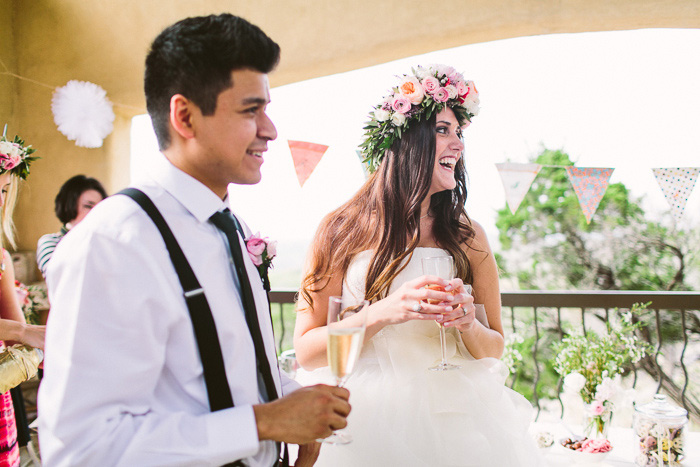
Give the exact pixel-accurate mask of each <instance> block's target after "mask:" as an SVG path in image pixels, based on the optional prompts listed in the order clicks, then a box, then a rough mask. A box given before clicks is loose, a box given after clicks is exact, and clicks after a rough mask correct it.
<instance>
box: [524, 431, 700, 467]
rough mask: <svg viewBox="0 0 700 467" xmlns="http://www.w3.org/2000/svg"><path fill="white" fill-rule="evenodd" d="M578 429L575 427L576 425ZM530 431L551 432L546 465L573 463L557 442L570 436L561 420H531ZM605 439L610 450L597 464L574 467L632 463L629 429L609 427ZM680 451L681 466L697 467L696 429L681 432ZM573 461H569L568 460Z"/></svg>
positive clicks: (633, 437)
mask: <svg viewBox="0 0 700 467" xmlns="http://www.w3.org/2000/svg"><path fill="white" fill-rule="evenodd" d="M577 428H578V427H577ZM530 432H531V433H532V434H533V436H537V434H539V433H543V432H547V433H550V434H551V435H552V438H553V439H554V444H553V445H552V446H551V447H549V448H544V449H542V453H543V454H544V457H545V460H546V461H547V464H546V465H547V466H548V467H558V466H564V465H567V466H568V465H571V464H572V463H574V462H575V460H573V459H572V457H571V456H569V455H568V453H567V452H566V450H565V448H563V447H560V446H558V445H557V442H558V440H560V439H562V438H568V437H570V436H571V433H570V432H569V430H568V429H567V428H566V427H565V426H564V425H563V424H561V423H542V422H536V423H533V424H532V426H531V427H530ZM608 439H609V440H610V444H611V445H612V447H613V449H612V451H610V453H609V455H608V456H607V457H605V459H604V460H603V461H601V462H599V463H597V464H596V463H587V464H582V463H579V464H575V465H577V466H581V467H583V466H586V465H597V466H600V467H605V466H619V467H622V466H625V467H629V466H634V465H636V464H635V459H636V458H637V456H638V455H639V446H638V444H639V439H638V437H637V434H636V433H635V432H634V431H633V429H632V428H624V427H616V426H612V427H610V429H609V431H608ZM684 454H685V459H684V460H683V462H682V463H681V464H678V465H681V466H683V467H700V431H687V430H686V432H685V439H684ZM572 460H573V462H572Z"/></svg>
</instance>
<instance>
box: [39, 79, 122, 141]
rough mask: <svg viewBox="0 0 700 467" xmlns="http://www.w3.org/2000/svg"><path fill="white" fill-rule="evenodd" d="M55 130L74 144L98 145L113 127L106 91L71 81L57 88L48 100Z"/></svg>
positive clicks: (84, 83)
mask: <svg viewBox="0 0 700 467" xmlns="http://www.w3.org/2000/svg"><path fill="white" fill-rule="evenodd" d="M51 110H52V111H53V121H54V122H55V123H56V125H57V126H58V131H60V132H61V133H63V134H64V135H65V136H66V137H67V138H68V139H69V140H70V141H75V144H76V145H77V146H81V147H84V148H99V147H102V141H103V140H104V139H105V138H106V137H107V136H108V135H109V134H110V133H111V132H112V129H113V128H114V111H113V110H112V103H111V102H110V101H109V99H107V92H106V91H105V90H104V89H102V88H101V87H100V86H98V85H96V84H94V83H90V82H88V81H76V80H71V81H68V83H67V84H66V85H65V86H63V87H62V88H57V89H56V91H55V92H54V94H53V99H52V100H51Z"/></svg>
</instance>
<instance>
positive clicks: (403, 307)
mask: <svg viewBox="0 0 700 467" xmlns="http://www.w3.org/2000/svg"><path fill="white" fill-rule="evenodd" d="M430 284H440V285H441V286H443V287H445V290H446V292H442V291H438V290H432V289H428V288H426V286H427V285H430ZM452 287H453V286H452V285H451V284H450V282H449V281H447V280H444V279H441V278H439V277H437V276H430V275H426V276H421V277H418V278H416V279H414V280H411V281H408V282H405V283H404V284H403V285H402V286H401V287H399V288H398V289H397V290H396V291H395V292H393V293H392V294H390V295H389V296H387V297H386V298H384V299H382V300H379V301H377V302H375V303H374V304H373V305H372V318H371V321H372V322H368V323H367V326H368V327H374V326H375V325H377V324H379V327H383V326H387V325H390V324H401V323H405V322H406V321H411V320H416V319H418V320H428V321H435V320H437V319H439V318H440V317H442V316H443V315H444V313H446V312H447V311H448V308H449V310H451V309H452V307H451V306H447V305H446V303H447V302H449V301H451V300H452V295H451V293H448V292H450V291H451V290H452ZM428 301H430V303H428Z"/></svg>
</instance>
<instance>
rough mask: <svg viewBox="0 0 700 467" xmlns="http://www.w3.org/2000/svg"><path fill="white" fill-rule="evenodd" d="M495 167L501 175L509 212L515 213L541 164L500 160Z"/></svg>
mask: <svg viewBox="0 0 700 467" xmlns="http://www.w3.org/2000/svg"><path fill="white" fill-rule="evenodd" d="M496 168H497V169H498V174H499V175H500V176H501V182H503V190H504V191H505V192H506V202H507V203H508V207H509V208H510V212H511V213H513V214H515V211H517V210H518V206H520V203H522V202H523V199H524V198H525V195H526V194H527V192H528V191H529V190H530V186H531V185H532V182H533V181H534V180H535V177H537V174H538V173H539V172H540V169H542V166H541V165H540V164H516V163H513V162H502V163H500V164H496Z"/></svg>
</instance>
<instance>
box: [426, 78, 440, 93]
mask: <svg viewBox="0 0 700 467" xmlns="http://www.w3.org/2000/svg"><path fill="white" fill-rule="evenodd" d="M422 84H423V89H425V92H427V93H428V94H433V93H434V92H435V91H437V90H438V89H440V81H438V79H437V78H436V77H434V76H428V77H427V78H425V79H424V80H423V82H422Z"/></svg>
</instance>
